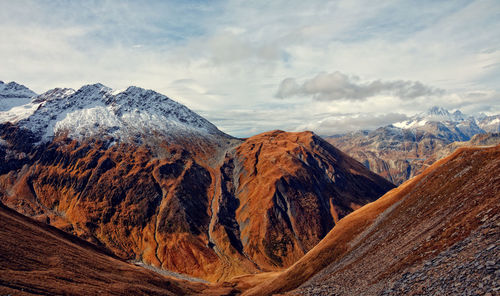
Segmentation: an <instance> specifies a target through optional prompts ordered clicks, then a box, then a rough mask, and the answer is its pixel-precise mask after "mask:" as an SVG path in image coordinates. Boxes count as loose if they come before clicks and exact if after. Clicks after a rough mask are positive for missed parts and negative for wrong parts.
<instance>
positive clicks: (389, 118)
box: [298, 113, 408, 136]
mask: <svg viewBox="0 0 500 296" xmlns="http://www.w3.org/2000/svg"><path fill="white" fill-rule="evenodd" d="M406 119H408V116H407V115H405V114H401V113H385V114H372V113H358V114H346V115H340V116H336V117H333V116H332V117H328V118H325V119H323V120H320V121H317V122H311V123H309V124H307V125H305V126H300V127H298V129H299V130H304V129H305V130H313V131H315V132H316V133H318V134H320V135H324V136H331V135H334V134H341V133H346V132H351V131H357V130H370V129H375V128H377V127H380V126H386V125H389V124H392V123H395V122H399V121H403V120H406Z"/></svg>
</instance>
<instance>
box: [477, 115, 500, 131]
mask: <svg viewBox="0 0 500 296" xmlns="http://www.w3.org/2000/svg"><path fill="white" fill-rule="evenodd" d="M478 125H479V126H480V127H481V128H482V129H483V130H484V131H486V132H488V133H499V132H500V115H493V116H483V117H480V118H478Z"/></svg>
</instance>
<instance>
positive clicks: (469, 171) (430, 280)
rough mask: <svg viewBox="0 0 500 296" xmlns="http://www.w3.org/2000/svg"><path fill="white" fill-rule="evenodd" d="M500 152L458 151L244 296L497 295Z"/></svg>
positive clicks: (497, 149) (366, 209)
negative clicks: (274, 295)
mask: <svg viewBox="0 0 500 296" xmlns="http://www.w3.org/2000/svg"><path fill="white" fill-rule="evenodd" d="M499 201H500V146H496V147H492V148H460V149H459V150H458V151H456V152H455V153H453V154H452V155H451V156H449V157H447V158H445V159H442V160H440V161H438V162H436V163H435V164H433V165H432V166H431V167H429V168H428V169H426V170H425V171H424V172H423V173H422V174H420V175H418V176H416V177H415V178H413V179H412V180H410V181H408V182H406V183H404V184H403V185H401V186H399V187H398V188H396V189H394V190H392V191H390V192H388V193H386V194H385V195H384V196H383V197H381V198H380V199H379V200H377V201H376V202H373V203H371V204H368V205H366V206H364V207H362V208H361V209H358V210H356V211H355V212H353V213H352V214H350V215H348V216H346V217H345V218H344V219H342V220H340V221H339V223H338V224H337V225H336V226H335V228H333V229H332V230H331V231H330V233H329V234H328V235H327V236H326V237H325V238H324V239H323V240H322V241H321V242H320V243H319V244H318V245H317V246H316V247H314V248H313V249H312V250H311V251H309V252H308V253H307V254H306V255H305V256H304V257H302V258H301V259H300V260H299V261H297V262H296V263H295V264H294V265H292V266H291V267H289V268H288V269H286V270H284V271H283V272H279V273H275V274H269V275H268V276H267V277H263V278H261V279H260V280H259V281H257V282H258V283H259V282H260V284H257V285H256V286H255V285H254V287H253V288H250V289H249V290H247V291H246V292H245V293H244V295H271V294H273V293H284V292H288V293H289V294H291V295H401V294H404V295H428V294H432V295H457V294H459V295H497V294H498V291H499V289H500V285H499V282H500V273H499V270H500V256H499V254H500V253H499V252H498V248H499V246H498V241H499V240H500V231H499V227H500V202H499Z"/></svg>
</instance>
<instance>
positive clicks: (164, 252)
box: [0, 126, 393, 281]
mask: <svg viewBox="0 0 500 296" xmlns="http://www.w3.org/2000/svg"><path fill="white" fill-rule="evenodd" d="M5 128H6V129H4V130H3V134H2V135H3V136H4V140H5V141H6V142H7V143H8V145H2V146H0V157H1V158H3V160H4V162H2V163H0V200H1V201H2V202H3V203H4V204H5V205H8V206H9V207H11V208H13V209H16V210H17V211H19V212H21V213H23V214H26V215H28V216H30V217H33V218H35V219H37V220H38V221H43V222H46V223H48V224H50V225H53V226H55V227H58V228H59V229H62V230H64V231H66V232H68V233H71V234H75V235H77V236H79V237H81V238H83V239H85V240H87V241H90V242H92V243H95V244H97V245H99V246H101V247H103V248H105V249H107V250H109V251H110V252H112V253H113V254H115V255H117V256H119V257H120V258H123V259H126V260H134V261H139V262H144V263H145V264H148V265H153V266H156V267H161V268H163V269H166V270H171V271H176V272H180V273H184V274H188V275H190V276H194V277H199V278H203V279H206V280H209V281H223V280H225V279H228V278H231V277H233V276H236V275H242V274H248V273H257V272H260V271H272V270H279V269H282V268H285V267H288V266H290V265H291V264H293V263H294V262H295V261H296V260H297V259H298V258H300V257H301V256H302V255H303V254H305V253H306V252H307V251H308V250H310V249H311V248H312V247H313V246H314V245H315V244H316V243H317V242H319V240H320V239H321V238H323V237H324V236H325V235H326V234H327V233H328V231H329V230H330V229H331V228H332V227H333V226H334V225H335V223H336V221H338V219H340V218H342V217H343V216H345V215H347V214H348V213H350V212H352V211H353V210H354V209H356V208H359V207H360V206H362V205H364V204H366V203H368V202H371V201H373V200H376V199H377V198H378V197H380V196H381V195H383V194H384V193H385V192H386V191H387V190H389V189H391V188H392V187H393V185H392V184H390V183H389V182H387V181H386V180H384V179H383V178H381V177H379V176H377V175H375V174H373V173H371V172H369V171H368V170H367V169H366V168H364V167H363V166H362V165H361V164H359V163H358V162H356V161H354V160H353V159H351V158H349V157H348V156H347V155H345V154H343V153H341V152H340V151H338V150H337V149H335V148H334V147H333V146H331V145H330V144H328V143H326V142H325V141H323V140H321V139H320V138H319V137H317V136H315V135H314V134H312V133H310V132H305V133H286V132H281V131H275V132H270V133H264V134H261V135H258V136H255V137H252V138H249V139H247V140H246V141H244V142H243V141H240V140H237V139H229V138H220V139H218V140H217V141H212V142H210V141H204V140H203V139H197V138H186V139H183V140H182V141H181V140H179V139H177V140H176V141H162V140H159V139H157V140H156V142H154V141H153V140H152V139H149V140H148V141H149V142H147V143H145V144H144V145H141V146H137V145H133V144H124V143H122V144H117V145H114V146H111V147H108V146H107V145H106V144H105V143H103V142H102V141H93V140H89V141H87V142H83V143H80V142H77V141H74V140H70V139H67V138H64V136H61V137H59V138H58V139H56V140H54V141H53V142H51V143H49V144H45V145H43V146H34V147H31V148H30V146H29V145H28V144H26V143H29V141H28V140H26V141H22V140H20V139H22V138H23V137H25V138H26V139H28V138H29V137H28V136H26V135H25V134H23V132H25V131H23V130H20V129H16V128H15V127H13V126H7V127H5ZM24 144H26V145H24Z"/></svg>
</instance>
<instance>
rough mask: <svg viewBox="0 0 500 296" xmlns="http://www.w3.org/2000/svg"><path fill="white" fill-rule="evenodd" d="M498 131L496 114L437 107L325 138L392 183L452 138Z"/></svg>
mask: <svg viewBox="0 0 500 296" xmlns="http://www.w3.org/2000/svg"><path fill="white" fill-rule="evenodd" d="M498 132H500V115H494V116H486V115H480V116H477V117H472V116H466V115H464V114H463V113H462V112H460V111H459V110H457V111H455V112H453V113H450V112H449V111H448V110H446V109H444V108H440V107H432V108H431V109H429V110H428V111H427V112H423V113H420V114H417V115H415V116H412V117H411V118H409V119H408V120H406V121H402V122H396V123H394V124H390V125H387V126H384V127H380V128H377V129H375V130H373V131H358V132H351V133H347V134H343V135H336V136H329V137H325V138H326V139H327V141H328V142H330V143H331V144H332V145H334V146H335V147H338V148H339V149H340V150H342V151H344V152H346V153H347V154H349V155H350V156H352V157H354V158H355V159H356V160H358V161H360V162H362V163H363V164H364V165H365V166H366V167H367V168H369V169H370V170H371V171H373V172H375V173H377V174H379V175H381V176H383V177H385V178H386V179H387V180H389V181H391V182H393V183H394V184H397V185H398V184H402V183H403V182H404V181H406V180H408V179H410V178H412V177H414V176H416V175H418V174H419V173H420V172H421V171H422V169H423V168H424V167H425V166H426V165H428V164H429V160H430V159H435V158H436V157H435V156H433V155H435V154H436V153H437V154H439V151H440V150H443V149H444V150H446V146H447V145H450V144H451V143H453V142H456V141H469V140H471V138H472V137H473V136H474V135H478V134H487V133H498Z"/></svg>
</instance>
